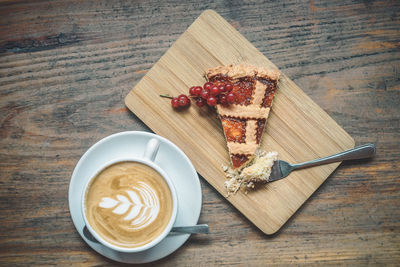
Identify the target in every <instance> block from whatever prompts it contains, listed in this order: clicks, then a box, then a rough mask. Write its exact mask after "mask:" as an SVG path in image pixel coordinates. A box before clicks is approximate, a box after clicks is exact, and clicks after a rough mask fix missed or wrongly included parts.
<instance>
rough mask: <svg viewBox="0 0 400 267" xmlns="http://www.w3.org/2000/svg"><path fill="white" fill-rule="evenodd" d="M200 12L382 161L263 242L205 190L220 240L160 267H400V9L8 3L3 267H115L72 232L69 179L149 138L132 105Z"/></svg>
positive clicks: (350, 4) (397, 5) (2, 78)
mask: <svg viewBox="0 0 400 267" xmlns="http://www.w3.org/2000/svg"><path fill="white" fill-rule="evenodd" d="M205 9H214V10H216V11H217V12H218V13H220V14H221V15H222V16H223V17H224V18H225V19H227V20H228V21H229V22H230V23H231V24H232V25H233V26H234V27H235V28H236V29H238V30H239V32H241V33H242V34H243V35H244V36H245V37H246V38H248V40H249V41H251V42H252V43H253V44H254V45H255V46H256V47H257V48H259V49H260V50H261V51H262V52H263V53H264V54H265V55H266V56H267V57H268V58H269V59H270V60H271V61H273V62H274V63H275V64H276V65H277V66H278V67H279V68H280V69H281V70H282V71H283V72H285V73H286V74H287V75H288V76H289V77H290V78H292V79H293V80H294V81H295V82H296V83H297V84H298V85H299V86H300V87H301V88H302V89H303V90H304V91H305V92H306V93H307V94H308V95H309V96H310V97H311V98H312V99H313V100H314V101H316V102H317V103H318V104H319V105H320V106H321V107H322V108H323V109H324V110H326V111H327V112H328V113H329V114H330V115H331V116H332V117H333V118H334V119H335V120H336V121H337V122H338V123H339V124H340V125H341V126H342V127H343V128H344V129H345V130H346V131H347V132H348V133H350V134H351V135H352V136H353V137H354V139H355V141H356V143H357V144H362V143H367V142H373V143H375V144H376V145H377V155H376V157H375V158H374V159H373V160H367V161H356V162H351V163H344V164H342V165H341V167H339V168H338V169H337V170H336V171H335V172H334V173H333V174H332V175H331V177H330V178H329V179H328V180H327V181H326V182H325V183H324V185H323V186H322V187H321V188H320V189H319V190H318V191H317V192H316V193H315V194H314V195H313V196H312V197H311V198H310V200H309V201H308V202H307V203H306V204H305V205H304V206H303V207H302V208H301V209H300V210H299V211H298V212H297V213H296V214H295V215H294V216H293V217H292V218H291V219H290V220H289V222H288V223H287V224H286V225H285V226H284V227H283V228H282V229H281V231H280V232H278V233H277V234H275V235H273V236H269V237H268V236H265V235H264V234H263V233H262V232H261V231H259V230H258V229H257V228H256V227H254V226H253V225H252V224H251V223H249V221H247V220H246V219H245V218H244V217H243V216H242V215H241V214H239V213H238V212H237V211H236V210H235V209H234V208H233V207H232V206H231V205H230V204H229V203H228V202H226V201H225V200H224V198H223V197H222V196H221V195H219V194H218V193H217V192H216V191H215V190H214V189H213V188H212V187H211V186H210V185H209V184H207V182H205V181H204V180H203V179H201V184H202V191H203V208H202V214H201V217H200V222H202V223H208V224H209V225H210V228H211V232H212V234H210V235H208V236H192V237H191V238H190V239H189V241H188V242H187V243H185V245H184V246H183V247H182V248H180V249H179V250H178V251H176V252H175V253H174V254H172V255H170V256H168V257H167V258H165V259H163V260H160V261H158V262H157V263H158V264H159V265H161V266H215V265H238V266H246V265H252V266H265V265H267V264H268V265H270V264H276V265H278V264H282V265H287V264H296V265H297V264H299V265H311V264H315V265H327V264H332V265H337V264H349V265H381V264H392V265H396V263H397V264H399V263H400V208H399V207H400V181H399V176H400V175H399V173H400V164H399V160H400V120H399V116H400V107H399V106H400V17H399V16H400V2H399V1H325V2H320V1H283V3H281V2H274V3H258V2H252V1H208V2H202V3H199V2H198V1H193V0H191V1H187V2H186V3H185V4H181V3H180V1H176V2H175V1H171V2H162V3H159V2H158V1H32V2H27V1H18V0H17V1H0V125H1V128H0V265H5V266H9V265H19V264H20V265H34V264H37V265H55V264H57V265H69V264H74V265H75V264H87V265H111V264H114V262H113V261H111V260H108V259H107V258H105V257H103V256H101V255H99V254H97V253H96V252H94V251H93V250H92V249H91V248H90V247H89V246H88V245H86V243H85V242H84V241H83V240H82V239H81V237H80V236H79V234H78V233H77V232H76V231H75V228H74V226H73V223H72V220H71V217H70V214H69V209H68V198H67V196H68V186H69V181H70V177H71V174H72V171H73V169H74V167H75V164H76V163H77V161H78V160H79V158H80V157H81V155H82V154H83V153H84V152H85V151H86V150H87V149H88V148H89V147H90V146H91V145H92V144H93V143H95V142H96V141H98V140H99V139H101V138H103V137H105V136H107V135H110V134H112V133H115V132H120V131H125V130H143V131H150V130H149V129H148V128H147V127H146V126H145V125H144V124H143V123H142V122H141V121H139V120H138V119H137V118H136V117H135V115H133V114H132V113H130V112H129V111H128V110H127V109H126V107H125V106H124V102H123V99H124V97H125V95H126V94H127V93H128V92H129V91H130V89H131V88H132V87H133V86H134V85H135V84H136V83H137V82H138V81H139V80H140V78H141V77H143V75H144V74H145V73H146V71H147V70H149V69H150V68H151V66H152V65H153V64H154V63H155V62H156V61H157V60H158V59H159V58H160V57H161V56H162V54H163V53H164V52H165V51H166V50H167V49H168V48H169V46H170V45H171V44H172V43H173V42H174V41H175V40H176V39H177V38H178V37H179V35H180V34H181V33H182V32H183V31H185V29H186V28H187V27H188V26H189V25H190V24H191V23H192V22H193V20H194V19H195V18H196V17H197V16H198V15H199V14H200V13H201V12H202V11H203V10H205ZM266 205H268V203H266Z"/></svg>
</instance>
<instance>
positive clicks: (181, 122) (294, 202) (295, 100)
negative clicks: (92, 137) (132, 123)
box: [125, 10, 354, 234]
mask: <svg viewBox="0 0 400 267" xmlns="http://www.w3.org/2000/svg"><path fill="white" fill-rule="evenodd" d="M242 62H247V63H250V64H252V65H256V66H264V67H269V68H276V66H275V65H274V64H273V63H272V62H270V61H269V60H268V59H267V58H266V57H265V56H264V55H263V54H261V53H260V52H259V51H258V50H257V49H256V48H255V47H254V46H253V45H252V44H251V43H249V42H248V41H247V40H246V39H245V38H244V37H243V36H242V35H241V34H240V33H239V32H237V31H236V30H235V29H234V28H233V27H232V26H231V25H230V24H229V23H228V22H227V21H225V20H224V19H223V18H222V17H221V16H219V15H218V14H217V13H216V12H214V11H212V10H207V11H205V12H203V13H202V14H201V15H200V17H199V18H197V19H196V21H195V22H194V23H193V24H192V25H191V26H190V27H189V28H188V29H187V30H186V31H185V32H184V33H183V34H182V36H181V37H180V38H179V39H178V40H177V41H176V42H175V43H174V44H173V45H172V46H171V48H170V49H169V50H168V51H167V52H166V53H165V54H164V55H163V56H162V57H161V59H160V60H159V61H158V62H157V63H156V64H155V65H154V66H153V68H151V70H150V71H149V72H148V73H147V74H146V76H144V77H143V79H142V80H141V81H140V82H139V83H138V84H137V85H136V86H135V87H134V88H133V89H132V91H131V92H130V93H129V94H128V95H127V96H126V98H125V104H126V105H127V107H128V108H129V109H130V110H131V111H132V112H134V113H135V114H136V115H137V116H138V117H139V118H140V119H141V120H142V121H143V122H144V123H145V124H147V125H148V126H149V127H150V128H151V129H152V130H153V131H154V132H155V133H157V134H159V135H161V136H164V137H166V138H168V139H170V140H171V141H172V142H174V143H175V144H176V145H178V146H179V147H180V148H181V149H182V150H183V151H184V152H185V153H186V155H187V156H188V157H189V158H190V160H191V161H192V162H193V164H194V166H195V168H196V170H197V171H198V172H199V173H200V175H201V176H203V177H204V178H205V179H206V180H207V181H208V182H209V183H210V184H211V185H212V186H213V187H215V188H216V189H217V190H218V192H220V193H221V194H222V195H223V196H225V197H226V190H225V187H224V182H225V175H224V173H223V171H222V169H221V164H226V165H228V164H229V155H228V150H227V148H226V143H225V139H224V134H223V131H222V127H221V123H220V121H219V119H218V118H217V116H216V113H215V112H214V111H212V110H211V109H208V108H207V107H203V108H202V109H199V108H198V107H197V106H196V105H192V106H191V107H190V108H189V109H187V110H184V111H180V112H176V111H175V110H173V109H172V108H171V104H170V100H169V99H166V98H162V97H160V96H159V95H160V94H169V95H172V96H177V95H179V94H181V93H185V94H187V93H188V88H189V87H191V86H194V85H202V84H203V83H204V82H205V80H204V77H203V75H204V71H205V69H207V68H210V67H215V66H218V65H227V64H230V63H233V64H237V63H242ZM261 146H262V148H263V149H264V150H266V151H277V152H278V153H279V158H280V159H283V160H286V161H288V162H292V163H296V162H302V161H306V160H310V159H314V158H318V157H323V156H327V155H330V154H333V153H337V152H340V151H343V150H346V149H350V148H353V147H354V140H353V139H352V138H351V136H349V135H348V134H347V133H346V132H345V131H344V130H343V129H342V128H341V127H340V126H339V125H338V124H337V123H336V122H335V121H334V120H333V119H332V118H331V117H329V115H328V114H327V113H325V112H324V111H323V110H322V109H321V108H320V107H319V106H318V105H317V104H315V103H314V102H313V101H312V100H311V99H310V98H309V97H308V96H307V95H306V94H305V93H304V92H303V91H302V90H301V89H300V88H299V87H298V86H297V85H296V84H294V83H293V81H291V80H290V79H289V78H288V77H286V76H285V75H284V74H281V78H280V81H279V89H278V91H277V93H276V96H275V99H274V103H273V105H272V111H271V113H270V116H269V119H268V122H267V125H266V128H265V131H264V135H263V139H262V142H261ZM338 165H339V163H334V164H329V165H325V166H320V167H314V168H309V169H304V170H299V171H296V172H293V173H292V174H291V175H289V176H288V177H287V178H285V179H282V180H279V181H276V182H273V183H270V184H267V185H265V186H263V187H261V188H259V189H258V190H256V191H253V192H249V193H248V194H245V193H244V192H239V193H237V194H236V195H234V196H230V197H228V198H227V200H228V201H229V202H231V203H232V204H233V205H234V206H235V207H236V208H237V209H238V210H239V211H240V212H242V213H243V214H244V215H245V216H246V217H247V218H248V219H249V220H250V221H252V222H253V223H254V224H255V225H256V226H257V227H258V228H260V229H261V230H262V231H263V232H264V233H266V234H273V233H275V232H276V231H277V230H278V229H279V228H280V227H281V226H282V225H283V224H284V223H285V222H286V221H287V220H288V219H289V218H290V216H292V215H293V214H294V213H295V212H296V210H297V209H298V208H299V207H300V206H301V205H302V204H303V203H304V202H305V201H306V200H307V199H308V198H309V197H310V196H311V194H312V193H313V192H314V191H315V190H316V189H317V188H318V187H319V186H320V185H321V184H322V183H323V182H324V181H325V179H326V178H327V177H328V176H329V175H330V174H331V173H332V172H333V171H334V170H335V168H336V167H337V166H338Z"/></svg>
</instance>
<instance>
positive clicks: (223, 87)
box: [218, 85, 225, 94]
mask: <svg viewBox="0 0 400 267" xmlns="http://www.w3.org/2000/svg"><path fill="white" fill-rule="evenodd" d="M218 91H219V93H220V94H222V93H224V92H225V86H223V85H220V86H218Z"/></svg>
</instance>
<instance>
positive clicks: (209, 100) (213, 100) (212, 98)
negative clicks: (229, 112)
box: [207, 96, 217, 107]
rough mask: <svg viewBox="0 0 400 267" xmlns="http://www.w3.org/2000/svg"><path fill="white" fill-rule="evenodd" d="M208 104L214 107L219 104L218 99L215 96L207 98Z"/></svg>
mask: <svg viewBox="0 0 400 267" xmlns="http://www.w3.org/2000/svg"><path fill="white" fill-rule="evenodd" d="M207 104H208V105H209V106H211V107H213V106H215V105H216V104H217V99H216V98H215V97H214V96H210V97H209V98H207Z"/></svg>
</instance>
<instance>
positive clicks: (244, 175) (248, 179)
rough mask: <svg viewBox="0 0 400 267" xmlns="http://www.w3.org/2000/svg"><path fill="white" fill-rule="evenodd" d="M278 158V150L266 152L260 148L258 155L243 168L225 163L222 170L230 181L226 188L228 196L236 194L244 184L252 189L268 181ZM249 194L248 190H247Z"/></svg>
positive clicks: (227, 182) (226, 183)
mask: <svg viewBox="0 0 400 267" xmlns="http://www.w3.org/2000/svg"><path fill="white" fill-rule="evenodd" d="M277 159H278V153H277V152H268V153H267V152H265V151H260V150H258V151H257V152H256V156H255V157H254V159H253V160H252V161H251V162H250V164H249V165H247V166H246V167H244V168H243V169H241V170H234V169H232V168H231V167H229V166H226V165H223V166H222V170H223V171H224V172H225V176H226V178H227V179H228V181H226V182H225V188H226V190H227V192H228V196H229V195H231V194H235V193H236V192H237V191H239V189H240V188H241V187H242V186H243V187H245V188H246V189H249V190H252V189H254V187H255V185H256V184H258V183H266V182H268V179H269V177H270V175H271V169H272V166H273V165H274V162H275V161H276V160H277ZM245 193H246V194H247V190H246V192H245Z"/></svg>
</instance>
